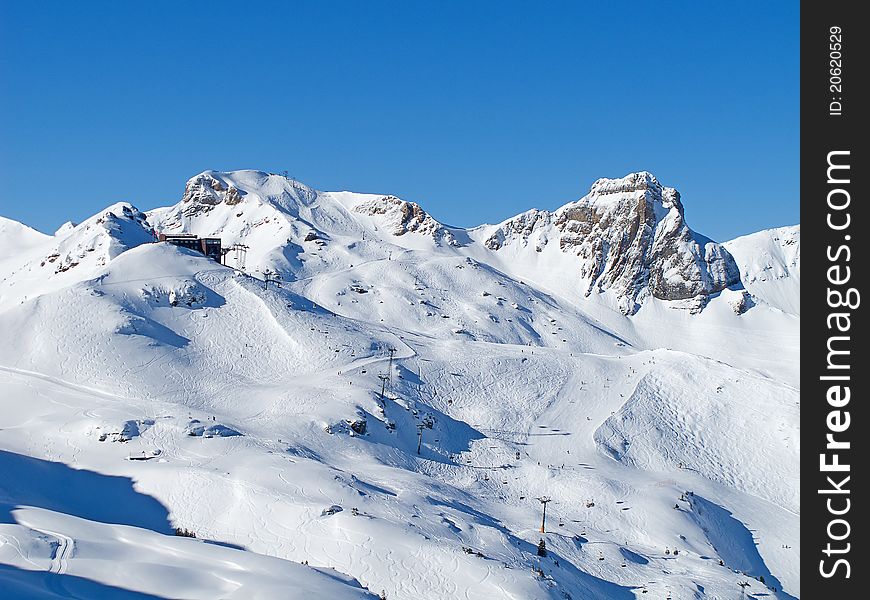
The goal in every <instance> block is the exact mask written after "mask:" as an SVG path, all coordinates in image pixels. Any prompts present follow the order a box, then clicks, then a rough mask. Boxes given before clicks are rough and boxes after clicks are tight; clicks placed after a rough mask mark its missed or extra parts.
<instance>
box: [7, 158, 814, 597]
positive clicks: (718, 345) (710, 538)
mask: <svg viewBox="0 0 870 600" xmlns="http://www.w3.org/2000/svg"><path fill="white" fill-rule="evenodd" d="M596 185H599V184H596ZM601 185H605V187H606V186H607V185H610V184H601ZM613 185H616V184H613ZM619 185H622V184H619ZM619 189H623V188H619ZM620 193H622V192H620ZM625 193H629V192H625ZM630 193H634V192H630ZM638 193H644V192H643V191H641V192H638ZM662 214H666V213H662ZM2 225H3V228H2V229H0V239H2V240H3V244H7V243H8V244H12V245H19V246H21V247H22V251H21V252H20V253H17V254H16V255H15V256H14V257H13V258H11V259H10V260H8V261H6V262H4V263H3V264H2V265H0V268H2V269H3V271H2V281H0V331H3V333H4V335H5V336H6V337H7V339H10V340H14V342H13V343H12V344H7V345H4V346H3V347H2V348H0V389H2V395H0V403H2V410H0V481H2V482H3V483H2V484H0V584H2V585H3V586H4V589H8V590H11V592H10V594H12V596H11V597H16V598H19V597H20V598H29V597H46V598H59V597H94V596H98V597H119V598H126V597H130V598H151V597H158V598H206V597H242V595H245V596H252V597H262V598H272V597H290V598H294V597H297V596H298V597H303V595H304V596H306V597H309V598H311V597H315V598H367V597H371V598H376V597H377V596H378V595H380V594H382V593H383V594H384V595H385V596H386V597H387V598H389V599H391V600H393V599H397V598H398V599H412V598H413V599H420V598H427V599H428V598H431V599H440V598H470V599H491V598H515V599H523V600H525V599H545V598H563V599H564V598H574V599H580V598H606V599H610V598H616V599H621V598H667V597H670V598H672V599H673V600H676V599H678V598H679V599H682V598H685V599H688V598H725V597H737V596H736V595H737V594H739V593H740V590H741V587H740V586H741V584H744V583H745V584H748V585H747V587H746V593H747V597H764V596H765V595H767V596H768V597H770V596H773V597H777V598H796V597H799V595H800V575H799V569H798V559H799V553H800V543H799V514H800V503H799V497H798V495H797V491H796V490H797V482H798V477H799V474H798V467H797V464H798V457H799V451H800V448H799V409H800V406H799V402H800V396H799V390H798V389H797V367H798V362H799V351H798V342H799V338H798V333H797V330H798V325H799V310H798V311H797V313H795V312H794V311H792V310H787V309H789V308H790V306H791V305H787V304H786V303H785V300H784V299H787V298H788V294H789V292H788V291H787V290H788V287H787V286H793V288H794V289H799V279H797V278H799V267H797V270H796V269H795V268H792V269H791V270H786V271H783V272H782V273H781V274H780V275H781V277H779V279H778V281H780V282H781V283H780V284H777V285H778V287H777V288H776V289H777V293H776V294H774V293H773V292H768V290H770V289H771V288H770V286H767V287H765V286H764V285H763V284H762V285H761V286H760V287H759V285H758V284H754V285H753V284H752V283H751V282H749V281H748V280H749V279H750V277H749V276H747V283H746V284H745V285H744V284H742V282H741V284H735V285H732V286H730V287H729V288H728V289H725V290H721V291H717V292H713V293H712V294H711V295H710V297H707V298H704V299H703V302H700V304H703V306H702V307H701V308H700V309H699V308H698V306H697V304H693V302H695V300H692V301H691V302H690V301H687V300H662V299H660V298H657V297H654V296H652V295H649V294H646V293H642V292H641V293H640V294H639V296H638V299H639V301H640V305H639V307H638V308H637V310H636V311H635V312H634V313H632V314H626V312H625V311H623V310H622V309H621V307H622V306H624V300H623V299H622V298H623V296H620V294H621V293H622V292H619V291H618V290H616V289H615V288H606V286H605V288H602V289H600V291H597V292H595V293H592V294H590V295H588V296H587V295H584V293H583V290H586V289H588V287H589V282H588V281H584V280H582V277H581V269H580V268H579V267H578V265H577V264H576V258H577V257H576V255H572V254H571V253H570V252H568V253H565V252H561V251H560V250H559V245H558V244H555V243H553V244H550V245H548V246H547V248H545V249H544V250H543V251H542V252H537V251H535V250H534V248H533V247H532V248H526V251H522V252H521V251H519V250H517V249H516V248H513V247H512V246H511V244H507V245H505V246H503V247H502V248H509V249H510V252H503V251H502V250H498V251H495V250H491V249H489V248H487V247H486V246H485V245H483V244H482V243H481V238H484V237H486V238H488V237H490V236H491V235H492V233H491V231H490V229H491V227H492V226H484V227H482V228H476V229H473V230H461V229H457V228H452V227H449V226H446V225H442V224H440V223H438V222H437V221H436V220H435V219H434V218H433V217H431V215H429V214H428V213H426V212H425V211H424V210H423V209H422V208H421V207H420V206H419V205H417V204H415V203H409V202H405V201H403V200H400V199H396V198H394V197H381V196H376V195H363V194H352V193H350V192H332V193H330V192H319V191H316V190H312V189H311V188H308V187H307V186H304V185H303V184H301V183H299V182H294V181H292V180H287V179H285V178H283V177H279V176H275V175H270V174H266V173H260V172H254V171H241V172H234V173H218V172H213V171H212V172H206V173H204V174H201V175H199V176H197V177H195V178H193V179H191V181H190V182H188V185H187V187H186V189H185V194H184V197H183V199H182V201H181V202H179V203H178V204H176V205H174V206H170V207H167V208H161V209H156V210H154V211H150V212H147V213H141V212H140V211H138V210H137V209H135V208H134V207H132V206H129V205H115V206H113V207H110V208H109V209H107V210H106V211H103V212H101V213H100V214H98V215H95V216H94V217H93V218H92V219H89V220H87V221H85V222H83V223H82V224H80V225H78V226H70V227H65V228H62V230H61V231H59V232H58V233H57V234H56V235H55V236H45V235H42V234H38V233H37V232H33V231H32V230H27V229H25V228H23V226H20V225H18V224H15V223H14V222H10V221H8V220H6V221H3V222H2ZM487 227H489V228H490V229H487ZM154 229H156V230H158V231H187V232H193V233H197V234H199V235H218V236H220V237H221V238H222V241H223V243H224V245H225V246H229V245H232V244H235V243H244V244H246V245H247V246H249V249H248V251H247V253H246V256H245V257H244V260H245V263H244V264H237V263H236V256H235V255H234V254H232V253H231V254H229V255H227V261H226V262H227V263H228V265H227V266H223V265H219V264H217V263H216V262H214V261H211V260H209V259H206V258H205V257H203V256H201V255H199V254H197V253H195V252H191V251H188V250H183V249H179V248H177V247H174V246H171V245H169V244H165V243H155V242H154V237H153V230H154ZM483 233H488V235H486V236H484V235H483ZM546 234H547V235H556V234H555V233H554V230H551V229H547V232H546ZM542 235H543V234H542ZM796 235H799V234H796ZM776 237H777V236H775V235H771V236H768V237H760V236H759V237H758V239H756V240H755V241H753V242H752V245H754V246H755V247H759V246H765V245H767V246H765V247H768V246H769V247H771V248H773V249H772V250H771V251H770V252H771V254H770V256H779V255H777V254H775V249H776V248H777V245H776V242H778V241H779V240H778V239H775V238H776ZM21 240H24V241H21ZM517 245H518V244H517ZM747 245H748V244H747V243H745V242H740V240H735V242H733V243H732V242H729V243H726V244H724V245H723V247H725V248H727V249H728V252H731V254H732V255H733V257H734V260H735V262H736V264H737V265H738V267H739V270H740V273H741V276H743V274H745V273H756V272H757V271H758V269H757V268H756V267H757V266H758V265H754V264H750V263H747V262H746V255H747V252H746V251H743V250H742V249H745V248H746V247H747ZM691 251H692V252H694V250H691ZM749 254H751V256H753V257H757V256H760V254H759V253H758V252H757V251H754V250H753V251H752V252H749ZM55 255H57V256H56V257H55V259H54V261H50V262H49V261H48V260H47V259H48V258H50V257H52V256H55ZM239 260H241V259H239ZM692 260H695V259H692ZM796 260H799V257H798V258H797V259H796ZM43 263H45V264H43ZM73 263H75V264H74V265H73ZM61 265H65V266H67V268H65V269H61V268H59V267H60V266H61ZM69 265H73V266H69ZM545 265H546V268H544V267H545ZM796 266H797V263H795V267H796ZM614 268H615V267H614ZM267 270H268V271H272V272H276V273H279V274H281V275H282V277H283V284H282V285H280V286H278V285H276V284H271V285H268V286H267V285H266V283H265V281H264V276H263V274H264V273H265V272H266V271H267ZM793 274H797V275H796V277H793ZM633 280H636V278H635V279H633ZM783 280H784V281H785V283H782V281H783ZM756 281H757V279H756ZM777 294H778V295H777ZM750 296H751V298H752V302H749V303H747V304H746V306H747V307H748V308H746V307H741V310H736V309H735V301H737V300H742V299H744V298H749V297H750ZM690 300H691V299H690ZM791 307H792V308H793V306H791ZM382 389H383V390H384V394H383V396H382V395H381V390H382ZM418 445H419V453H418ZM543 496H547V497H549V498H551V499H552V502H551V503H550V504H549V506H548V512H547V522H546V531H545V533H543V534H542V533H541V532H540V531H538V529H539V527H540V520H541V505H540V503H539V502H538V500H537V498H539V497H543ZM176 528H181V529H184V530H188V531H191V532H194V533H195V534H196V539H192V538H187V537H180V536H175V535H173V531H174V530H175V529H176ZM541 539H544V540H545V542H546V547H547V550H548V555H547V556H546V557H540V556H538V555H537V552H536V550H537V545H538V543H539V541H540V540H541ZM674 549H677V550H678V554H674V552H673V551H674ZM758 577H763V578H764V583H761V582H760V581H759V580H758ZM772 588H776V591H775V592H774V591H772Z"/></svg>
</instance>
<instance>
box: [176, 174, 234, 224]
mask: <svg viewBox="0 0 870 600" xmlns="http://www.w3.org/2000/svg"><path fill="white" fill-rule="evenodd" d="M241 201H242V194H241V193H240V192H239V190H238V189H237V188H235V187H234V186H232V185H229V184H226V183H224V182H222V181H221V180H220V179H218V178H217V177H215V176H214V175H211V174H210V173H201V174H200V175H197V176H196V177H194V178H192V179H190V180H189V181H188V182H187V185H186V186H184V195H183V196H182V197H181V202H182V204H184V205H186V206H185V209H184V210H185V214H188V215H189V214H196V213H198V212H202V211H204V210H205V211H207V210H210V207H213V206H216V205H218V204H221V203H223V204H226V205H228V206H232V205H234V204H238V203H239V202H241Z"/></svg>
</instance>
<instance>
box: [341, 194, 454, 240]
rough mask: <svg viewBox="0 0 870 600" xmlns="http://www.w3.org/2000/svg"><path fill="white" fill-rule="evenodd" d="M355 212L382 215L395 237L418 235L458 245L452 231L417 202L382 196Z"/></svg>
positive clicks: (365, 203) (355, 209) (366, 203)
mask: <svg viewBox="0 0 870 600" xmlns="http://www.w3.org/2000/svg"><path fill="white" fill-rule="evenodd" d="M354 211H355V212H358V213H360V214H364V215H368V216H375V215H382V217H383V219H382V220H383V222H384V224H385V225H386V226H387V227H388V229H389V231H390V233H392V234H393V235H405V234H406V233H417V234H420V235H426V236H430V237H432V238H434V239H435V240H436V241H443V242H444V243H446V244H449V245H451V246H456V245H458V242H457V241H456V239H455V238H454V236H453V234H451V233H450V230H448V229H447V228H446V227H444V226H443V225H442V224H441V223H439V222H438V221H436V220H435V219H434V218H432V215H430V214H429V213H427V212H426V211H425V210H423V209H422V208H421V207H420V205H419V204H417V203H416V202H408V201H406V200H402V199H401V198H397V197H396V196H382V197H380V198H377V199H375V200H371V201H369V202H364V203H362V204H359V205H358V206H356V207H355V208H354Z"/></svg>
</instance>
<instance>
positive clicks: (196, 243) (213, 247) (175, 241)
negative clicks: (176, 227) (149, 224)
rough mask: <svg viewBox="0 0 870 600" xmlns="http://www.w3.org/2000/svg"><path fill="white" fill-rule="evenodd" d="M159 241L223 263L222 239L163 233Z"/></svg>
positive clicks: (189, 234) (159, 236)
mask: <svg viewBox="0 0 870 600" xmlns="http://www.w3.org/2000/svg"><path fill="white" fill-rule="evenodd" d="M157 239H158V240H159V241H161V242H167V243H169V244H172V245H173V246H180V247H181V248H187V249H188V250H193V251H195V252H199V253H200V254H205V255H206V256H208V257H209V258H211V259H213V260H215V261H217V262H222V259H223V252H221V239H220V238H213V237H207V238H201V237H197V236H195V235H193V234H192V233H169V234H167V233H161V234H159V235H158V236H157Z"/></svg>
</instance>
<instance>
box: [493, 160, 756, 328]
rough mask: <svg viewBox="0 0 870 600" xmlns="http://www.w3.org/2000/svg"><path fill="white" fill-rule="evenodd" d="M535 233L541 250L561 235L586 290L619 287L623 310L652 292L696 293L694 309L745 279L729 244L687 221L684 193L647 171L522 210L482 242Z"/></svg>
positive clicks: (680, 296)
mask: <svg viewBox="0 0 870 600" xmlns="http://www.w3.org/2000/svg"><path fill="white" fill-rule="evenodd" d="M533 238H534V239H535V240H536V243H535V251H537V252H541V251H542V248H543V247H544V246H546V244H547V242H548V240H549V239H550V238H558V241H559V249H560V250H561V251H562V252H565V253H572V254H575V255H577V257H578V258H579V259H580V278H581V280H582V281H583V282H584V284H585V286H586V290H585V293H586V295H589V294H591V293H592V292H593V291H595V290H598V291H601V292H604V291H607V290H610V291H613V292H615V293H616V294H617V295H618V298H619V306H620V309H621V310H622V311H623V312H624V313H625V314H634V313H635V312H637V310H638V309H639V308H640V304H641V302H642V301H643V298H644V297H645V295H646V294H650V295H652V296H653V297H655V298H659V299H661V300H689V299H694V300H693V301H692V302H691V303H690V304H691V305H692V306H693V312H694V310H700V309H701V308H703V306H704V305H705V304H706V297H707V296H709V295H710V294H714V293H716V292H719V291H721V290H723V289H725V288H726V287H728V286H729V285H732V284H735V283H737V282H739V280H740V276H739V271H738V269H737V266H736V264H735V263H734V260H733V259H732V257H731V255H730V254H729V253H728V251H727V250H725V249H724V248H723V247H722V246H721V245H719V244H717V243H715V242H713V241H711V240H708V239H706V238H704V237H702V236H699V235H698V234H696V233H695V232H693V231H692V230H691V229H689V227H688V226H687V225H686V222H685V219H684V216H683V205H682V202H681V201H680V194H679V192H677V190H675V189H673V188H667V187H663V186H662V185H661V184H660V183H659V182H658V180H657V179H656V178H655V177H654V176H653V175H652V174H650V173H647V172H640V173H633V174H631V175H628V176H627V177H623V178H622V179H599V180H598V181H596V182H595V183H594V184H593V185H592V188H591V189H590V191H589V193H588V194H587V195H586V196H584V197H583V198H581V199H580V200H578V201H576V202H572V203H570V204H567V205H565V206H563V207H562V208H560V209H558V210H556V211H555V212H553V213H549V212H547V211H537V210H533V211H529V212H526V213H523V214H522V215H519V216H517V217H515V218H513V219H511V220H509V221H507V222H505V223H503V224H502V225H501V226H500V227H499V228H498V229H497V230H496V231H495V232H494V233H493V234H491V235H490V237H489V238H488V239H487V240H486V241H485V242H484V244H485V245H486V246H487V247H488V248H490V249H491V250H496V251H498V250H500V249H501V248H502V247H504V245H505V244H508V243H510V244H520V245H523V246H525V245H527V244H528V243H529V242H530V240H531V239H533ZM699 296H700V297H703V298H704V299H703V301H701V300H698V299H697V298H698V297H699ZM699 306H700V308H699Z"/></svg>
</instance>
